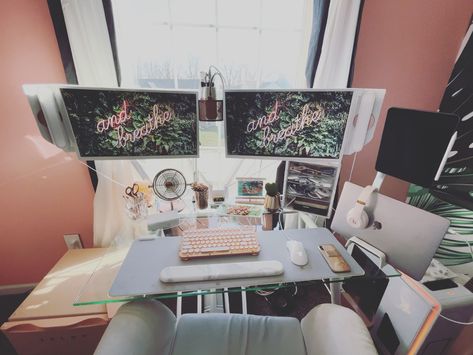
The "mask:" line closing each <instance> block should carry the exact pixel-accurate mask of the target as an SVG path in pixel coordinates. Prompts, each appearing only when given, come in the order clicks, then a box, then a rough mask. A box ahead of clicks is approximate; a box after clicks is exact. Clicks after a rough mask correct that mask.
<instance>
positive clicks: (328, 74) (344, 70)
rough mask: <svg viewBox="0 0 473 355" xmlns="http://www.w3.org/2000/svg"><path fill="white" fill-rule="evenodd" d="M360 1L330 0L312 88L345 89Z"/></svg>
mask: <svg viewBox="0 0 473 355" xmlns="http://www.w3.org/2000/svg"><path fill="white" fill-rule="evenodd" d="M359 11H360V0H350V1H346V0H331V1H330V7H329V10H328V18H327V25H326V27H325V34H324V39H323V43H322V51H321V54H320V59H319V64H318V66H317V71H316V73H315V79H314V88H317V89H323V88H330V89H333V88H346V87H347V83H348V76H349V74H350V66H351V58H352V54H353V45H354V43H355V36H356V26H357V23H358V13H359Z"/></svg>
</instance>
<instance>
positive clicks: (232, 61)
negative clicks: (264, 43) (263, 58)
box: [218, 29, 258, 88]
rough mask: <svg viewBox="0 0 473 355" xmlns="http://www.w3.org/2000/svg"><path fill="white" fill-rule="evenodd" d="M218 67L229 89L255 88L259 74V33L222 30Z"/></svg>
mask: <svg viewBox="0 0 473 355" xmlns="http://www.w3.org/2000/svg"><path fill="white" fill-rule="evenodd" d="M218 41H219V42H218V46H219V61H218V66H219V68H220V70H221V71H222V74H223V75H224V77H225V81H226V84H227V87H228V88H242V87H246V88H254V87H256V82H257V73H258V31H257V30H239V29H238V30H233V29H232V30H230V29H222V30H220V31H219V33H218Z"/></svg>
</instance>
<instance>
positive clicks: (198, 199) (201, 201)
mask: <svg viewBox="0 0 473 355" xmlns="http://www.w3.org/2000/svg"><path fill="white" fill-rule="evenodd" d="M195 204H196V206H197V208H198V209H199V210H205V209H206V208H207V207H209V190H205V191H195Z"/></svg>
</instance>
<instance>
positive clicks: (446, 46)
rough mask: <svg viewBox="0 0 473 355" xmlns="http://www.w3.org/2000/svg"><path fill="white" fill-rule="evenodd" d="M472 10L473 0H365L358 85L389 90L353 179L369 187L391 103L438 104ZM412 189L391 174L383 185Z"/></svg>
mask: <svg viewBox="0 0 473 355" xmlns="http://www.w3.org/2000/svg"><path fill="white" fill-rule="evenodd" d="M472 13H473V2H472V1H471V0H458V1H442V0H416V1H412V0H399V1H379V0H365V5H364V10H363V17H362V20H361V27H360V33H359V39H358V47H357V51H356V57H355V72H354V77H353V87H360V88H370V87H371V88H385V89H386V90H387V92H386V97H385V99H384V105H383V109H382V111H381V115H380V120H379V122H378V125H377V128H376V134H375V137H374V139H373V140H372V142H370V144H368V145H367V146H366V147H365V148H364V150H363V151H362V152H360V153H359V154H358V156H357V158H356V163H355V168H354V170H353V175H352V179H351V181H352V182H354V183H356V184H359V185H363V186H364V185H368V184H370V183H371V182H372V181H373V178H374V176H375V174H376V172H375V170H374V166H375V163H376V157H377V154H378V147H379V143H380V140H381V134H382V130H383V127H384V121H385V117H386V111H387V109H388V108H389V107H392V106H399V107H409V108H416V109H421V110H431V111H436V110H437V109H438V106H439V104H440V100H441V98H442V96H443V92H444V90H445V86H446V85H447V82H448V78H449V77H450V73H451V71H452V69H453V64H454V61H455V58H456V55H457V52H458V50H459V48H460V43H461V40H462V39H463V36H464V34H465V32H466V29H467V26H468V24H469V20H470V17H471V15H472ZM352 161H353V157H352V156H350V157H346V158H345V159H344V161H343V167H342V171H341V177H340V178H341V181H342V184H343V182H344V181H345V180H347V179H348V177H349V175H350V170H351V166H352ZM341 186H343V185H341ZM407 188H408V184H407V183H405V182H402V181H401V180H398V179H395V178H391V177H388V178H387V179H386V180H385V182H384V184H383V186H382V189H381V190H382V192H383V193H385V194H387V195H389V196H392V197H394V198H397V199H400V200H404V199H405V196H406V192H407Z"/></svg>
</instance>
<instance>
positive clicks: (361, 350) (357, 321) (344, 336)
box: [301, 304, 378, 355]
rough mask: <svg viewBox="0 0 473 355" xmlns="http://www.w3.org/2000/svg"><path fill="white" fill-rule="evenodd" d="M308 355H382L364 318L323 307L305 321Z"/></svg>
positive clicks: (332, 307) (334, 308)
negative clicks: (379, 353)
mask: <svg viewBox="0 0 473 355" xmlns="http://www.w3.org/2000/svg"><path fill="white" fill-rule="evenodd" d="M301 328H302V334H303V335H304V341H305V345H306V349H307V353H308V355H329V354H363V355H371V354H378V352H377V351H376V348H375V346H374V344H373V340H372V339H371V335H370V333H369V331H368V329H367V328H366V326H365V324H364V323H363V321H362V320H361V318H360V317H359V316H358V315H357V314H356V313H355V312H353V311H352V310H351V309H348V308H346V307H342V306H338V305H334V304H321V305H318V306H316V307H314V308H313V309H312V310H311V311H310V312H309V313H308V314H307V315H306V316H305V317H304V318H303V319H302V320H301Z"/></svg>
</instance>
